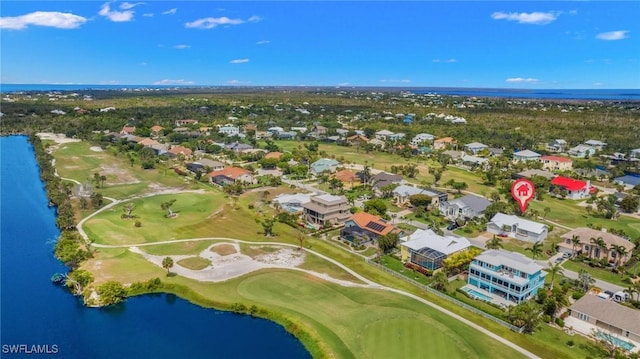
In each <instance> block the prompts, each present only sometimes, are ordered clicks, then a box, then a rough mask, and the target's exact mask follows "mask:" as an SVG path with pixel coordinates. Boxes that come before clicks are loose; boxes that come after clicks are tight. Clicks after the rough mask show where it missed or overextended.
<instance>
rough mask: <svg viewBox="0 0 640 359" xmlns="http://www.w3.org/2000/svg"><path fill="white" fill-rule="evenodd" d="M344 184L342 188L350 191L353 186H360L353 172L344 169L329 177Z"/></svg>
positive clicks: (358, 179) (358, 178)
mask: <svg viewBox="0 0 640 359" xmlns="http://www.w3.org/2000/svg"><path fill="white" fill-rule="evenodd" d="M331 177H332V178H336V179H337V180H339V181H340V182H342V183H343V184H344V188H347V189H352V188H353V187H354V186H357V185H360V177H358V175H357V174H356V173H355V172H352V171H349V170H347V169H344V170H342V171H338V172H336V173H334V174H332V175H331Z"/></svg>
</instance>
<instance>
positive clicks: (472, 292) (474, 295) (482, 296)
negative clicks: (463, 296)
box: [462, 288, 493, 302]
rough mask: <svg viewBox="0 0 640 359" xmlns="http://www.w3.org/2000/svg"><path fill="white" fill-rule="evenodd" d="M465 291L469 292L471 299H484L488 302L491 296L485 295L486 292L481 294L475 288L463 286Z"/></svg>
mask: <svg viewBox="0 0 640 359" xmlns="http://www.w3.org/2000/svg"><path fill="white" fill-rule="evenodd" d="M462 290H464V291H465V292H467V294H469V296H470V297H471V298H473V299H480V300H484V301H486V302H490V301H491V300H492V299H493V298H491V297H490V296H488V295H486V294H482V293H480V292H478V291H476V290H473V289H471V288H464V289H462Z"/></svg>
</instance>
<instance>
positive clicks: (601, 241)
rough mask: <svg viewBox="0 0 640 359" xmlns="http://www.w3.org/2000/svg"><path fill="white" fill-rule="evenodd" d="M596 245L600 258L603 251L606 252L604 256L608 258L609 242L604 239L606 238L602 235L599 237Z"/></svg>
mask: <svg viewBox="0 0 640 359" xmlns="http://www.w3.org/2000/svg"><path fill="white" fill-rule="evenodd" d="M596 245H597V246H598V259H600V257H602V253H603V252H604V253H605V256H604V258H605V259H606V258H608V257H609V256H608V255H607V254H606V252H607V242H605V241H604V239H602V237H598V240H597V241H596Z"/></svg>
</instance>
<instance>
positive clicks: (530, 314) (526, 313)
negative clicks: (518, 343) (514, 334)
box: [507, 300, 540, 333]
mask: <svg viewBox="0 0 640 359" xmlns="http://www.w3.org/2000/svg"><path fill="white" fill-rule="evenodd" d="M507 317H508V319H509V322H510V323H511V324H513V325H515V326H516V327H524V332H525V333H533V331H534V330H535V328H536V326H537V325H538V323H539V321H540V307H539V306H538V305H537V304H536V303H535V302H534V301H531V300H529V301H524V302H522V303H520V304H518V305H515V306H511V307H509V309H508V311H507Z"/></svg>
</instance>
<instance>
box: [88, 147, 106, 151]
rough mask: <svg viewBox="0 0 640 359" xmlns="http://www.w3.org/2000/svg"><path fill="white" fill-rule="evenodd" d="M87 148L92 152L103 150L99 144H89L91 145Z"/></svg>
mask: <svg viewBox="0 0 640 359" xmlns="http://www.w3.org/2000/svg"><path fill="white" fill-rule="evenodd" d="M89 149H90V150H91V151H93V152H102V151H103V149H102V147H99V146H91V147H89Z"/></svg>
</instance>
